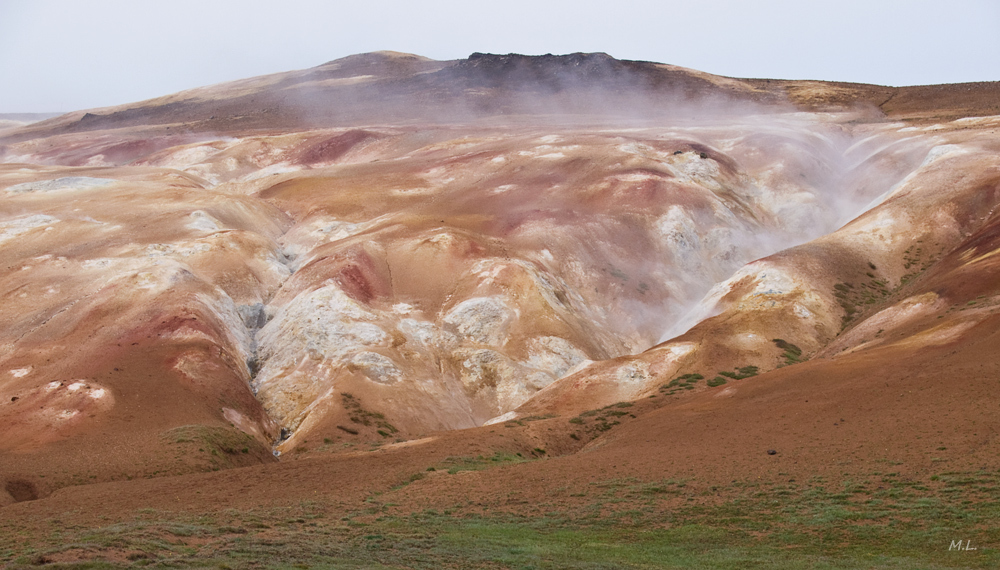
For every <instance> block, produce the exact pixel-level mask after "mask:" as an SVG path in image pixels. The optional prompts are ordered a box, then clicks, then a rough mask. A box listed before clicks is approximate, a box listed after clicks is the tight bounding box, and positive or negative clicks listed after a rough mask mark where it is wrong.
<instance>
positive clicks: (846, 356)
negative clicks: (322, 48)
mask: <svg viewBox="0 0 1000 570" xmlns="http://www.w3.org/2000/svg"><path fill="white" fill-rule="evenodd" d="M998 132H1000V85H998V84H997V83H978V84H966V85H948V86H924V87H902V88H893V87H882V86H873V85H859V84H845V83H831V82H822V81H791V80H781V81H779V80H766V79H735V78H726V77H719V76H713V75H710V74H707V73H702V72H698V71H694V70H688V69H683V68H679V67H675V66H670V65H664V64H657V63H649V62H634V61H620V60H616V59H614V58H611V57H610V56H607V55H605V54H572V55H566V56H552V55H546V56H520V55H513V54H512V55H488V54H473V55H472V56H470V57H469V58H468V59H465V60H458V61H447V62H445V61H433V60H429V59H425V58H421V57H418V56H413V55H407V54H398V53H391V52H381V53H373V54H363V55H357V56H351V57H347V58H344V59H340V60H335V61H332V62H329V63H327V64H324V65H321V66H318V67H316V68H312V69H308V70H303V71H295V72H289V73H283V74H277V75H270V76H264V77H258V78H252V79H247V80H243V81H236V82H230V83H224V84H219V85H215V86H211V87H205V88H200V89H193V90H189V91H184V92H181V93H177V94H174V95H169V96H165V97H161V98H158V99H152V100H149V101H143V102H139V103H134V104H129V105H123V106H119V107H112V108H104V109H92V110H87V111H79V112H75V113H69V114H66V115H62V116H59V117H55V118H50V119H47V120H43V121H40V122H36V123H31V124H27V125H22V126H17V125H15V126H12V127H9V128H6V129H4V130H0V160H2V162H3V163H2V164H0V260H2V263H0V295H2V297H3V303H2V305H0V324H2V326H0V346H2V351H0V426H2V428H3V429H2V431H3V434H4V436H5V437H4V438H2V440H0V482H2V483H3V488H4V489H6V492H5V493H3V492H0V504H3V503H12V502H15V501H23V500H27V499H32V498H38V497H41V496H45V495H47V494H48V493H50V492H52V491H53V490H55V489H58V488H61V487H65V486H67V485H73V484H79V483H82V482H94V481H99V482H100V481H114V480H120V479H129V478H133V477H139V476H152V475H168V474H179V473H186V472H189V471H208V470H218V469H225V468H230V467H238V466H246V465H252V464H267V463H273V462H284V461H286V460H288V459H290V458H297V457H318V456H324V457H325V456H328V455H337V456H340V455H343V456H344V457H345V458H347V457H354V455H351V454H356V453H357V452H358V450H359V449H369V446H376V447H377V446H384V451H383V452H385V453H389V452H391V451H390V450H392V449H401V450H409V451H405V453H417V452H414V451H413V449H415V448H414V447H412V446H409V447H408V445H409V444H408V442H411V441H415V440H420V441H428V440H427V439H426V437H425V436H428V435H430V434H437V435H434V436H433V437H436V438H447V437H452V436H449V435H448V434H449V433H452V432H453V430H463V429H466V428H478V427H479V426H484V425H486V426H495V425H498V424H502V425H504V426H505V427H509V428H511V429H510V430H508V432H509V434H510V437H511V441H518V442H520V443H518V445H525V446H528V448H531V447H541V448H545V449H548V450H550V454H552V455H564V456H570V455H573V454H578V453H582V452H593V453H601V451H600V450H601V449H605V451H604V452H608V453H610V452H609V451H607V444H608V443H609V442H615V445H614V446H611V447H615V448H616V449H627V448H628V446H629V445H631V444H633V442H634V438H630V437H626V436H625V435H623V434H628V433H630V432H629V431H628V430H630V429H631V430H633V431H635V430H638V429H639V428H637V427H629V426H628V425H626V424H628V422H629V421H633V422H639V423H637V424H636V425H640V424H641V422H647V423H648V424H649V425H652V426H653V427H652V428H649V429H651V430H652V431H653V433H659V432H657V431H656V429H659V428H656V426H658V425H661V424H662V423H663V422H666V421H670V422H682V423H684V422H688V420H690V422H697V421H700V420H698V419H697V417H700V416H699V414H702V415H706V414H707V415H711V414H715V415H714V416H713V417H715V418H717V419H718V418H747V417H752V418H757V420H758V421H760V422H763V423H761V424H754V423H753V422H750V424H740V426H737V427H736V428H734V429H737V430H744V431H746V433H755V432H754V431H753V430H754V429H762V430H763V429H766V428H765V427H760V426H766V425H767V422H769V421H773V422H779V421H783V420H779V419H777V417H772V415H776V416H780V417H785V415H787V414H793V415H794V414H795V413H800V412H801V411H798V412H797V411H796V408H794V404H792V403H790V401H789V402H785V401H784V400H783V399H784V398H791V397H792V396H791V395H792V394H795V401H796V402H798V400H799V399H803V400H806V401H808V399H809V398H808V397H807V396H803V397H802V398H799V394H800V392H801V393H805V392H808V393H812V394H814V396H813V401H814V402H816V401H817V400H819V401H823V402H825V403H826V405H827V406H829V408H828V409H824V410H819V411H815V412H810V413H806V414H805V415H806V416H810V414H812V415H816V414H820V415H822V414H825V413H826V412H827V411H829V412H830V413H832V414H835V415H845V416H846V415H850V414H854V415H855V416H857V415H858V414H860V413H861V412H858V411H857V410H854V411H851V412H845V411H844V409H845V408H851V407H852V406H854V407H857V406H858V405H861V404H859V403H858V402H857V401H856V398H857V394H859V393H862V392H864V393H866V394H869V396H868V397H867V398H868V399H867V401H868V402H871V401H872V398H873V397H872V396H871V394H870V393H869V392H865V391H866V390H876V388H878V386H880V385H881V384H884V388H878V390H883V389H884V390H885V393H886V394H888V393H890V392H892V393H893V394H895V393H896V392H898V384H899V383H900V382H904V383H905V382H909V383H910V384H911V385H913V386H923V387H926V386H928V385H929V384H927V383H928V382H932V381H939V382H940V384H941V389H942V390H944V391H945V392H946V393H947V394H948V395H949V398H951V399H950V400H948V403H940V402H939V403H938V404H934V406H940V407H934V408H933V410H934V411H935V413H945V412H946V411H947V410H953V411H954V413H955V415H956V416H961V417H960V418H955V417H953V418H952V419H950V420H948V421H947V422H945V424H946V429H948V430H953V431H955V432H956V433H958V432H961V431H962V430H963V429H964V427H966V426H967V425H969V422H972V423H976V422H978V424H977V425H980V426H984V427H981V428H979V430H980V431H982V432H983V433H993V434H995V433H996V430H995V428H996V427H997V426H996V425H995V424H996V420H995V419H994V416H995V414H992V413H987V411H986V409H985V408H983V409H982V410H981V411H977V410H980V407H979V406H978V405H977V404H974V403H973V402H974V401H977V400H974V398H980V399H981V398H982V397H983V396H984V393H989V391H990V390H993V388H992V384H990V382H992V383H993V384H995V383H996V360H997V359H996V356H995V353H994V354H993V355H990V353H989V350H988V349H987V348H983V346H987V345H988V342H987V341H985V340H983V339H995V338H996V331H997V326H998V323H1000V320H998V317H997V312H998V306H1000V303H998V297H997V293H998V291H997V288H998V286H1000V280H998V271H1000V265H998V264H1000V256H997V255H996V253H997V252H998V251H1000V249H998V248H1000V243H998V240H1000V218H998V217H997V207H998V205H1000V137H998ZM984 342H987V345H983V343H984ZM994 346H995V345H994ZM963 347H964V348H963ZM935 351H939V352H940V353H938V352H935ZM963 351H964V352H963ZM968 351H973V352H968ZM931 354H934V355H936V356H935V358H936V360H934V362H935V363H945V364H946V363H947V362H950V361H949V360H948V358H954V359H959V358H961V359H962V362H964V363H966V364H969V363H975V366H977V367H978V368H976V369H975V370H971V371H970V370H969V369H965V368H963V369H961V372H957V370H958V368H947V367H944V366H945V364H940V365H941V366H942V367H944V368H943V370H945V372H942V371H941V370H939V369H935V370H937V372H936V374H937V376H936V377H935V378H936V380H934V379H928V378H924V379H922V380H921V379H920V377H914V376H913V375H910V374H908V375H900V376H899V377H896V376H894V375H893V374H894V373H893V370H896V369H897V368H894V367H897V366H901V365H900V364H898V363H907V362H908V363H915V362H918V361H919V358H928V355H931ZM859 362H864V363H865V364H864V365H861V364H859ZM970 366H971V364H970ZM923 369H925V370H931V369H932V368H931V367H930V366H929V365H925V366H924V367H923ZM947 370H956V372H954V373H950V372H947ZM796 371H799V372H796ZM845 371H850V374H847V373H846V372H845ZM795 374H803V375H807V376H808V377H809V378H810V379H811V382H812V383H805V381H804V380H802V381H798V382H796V381H795ZM904 376H905V377H904ZM918 376H919V375H918ZM862 381H863V382H865V385H864V387H863V388H859V387H858V386H857V385H855V384H853V383H854V382H862ZM922 382H923V383H922ZM879 383H881V384H879ZM957 383H961V384H962V385H963V386H965V387H966V388H970V389H971V392H962V391H958V390H957V389H955V386H956V384H957ZM878 390H876V392H877V393H880V392H878ZM762 391H766V392H762ZM803 391H805V392H803ZM984 391H985V392H984ZM762 394H763V395H762ZM962 394H966V395H965V396H963V395H962ZM966 398H967V399H966ZM620 402H624V403H630V405H629V406H623V407H622V408H621V409H622V410H628V413H625V412H616V415H614V416H608V417H606V418H605V419H604V420H602V423H599V424H596V425H594V426H590V427H589V428H588V427H587V426H588V424H587V420H585V419H581V420H580V421H577V422H576V423H567V420H568V419H571V418H586V417H587V416H579V415H578V414H580V413H581V412H586V411H587V410H594V409H601V408H605V407H607V406H613V405H615V404H618V403H620ZM769 402H770V403H769ZM755 406H761V407H760V408H759V409H758V408H755ZM927 406H930V404H926V405H925V406H924V407H927ZM924 407H920V406H917V407H916V408H907V410H908V412H907V414H913V413H914V411H915V410H916V413H918V414H919V413H923V412H927V413H930V412H931V411H932V408H928V409H926V410H925V409H924ZM890 408H892V406H891V405H890V404H889V403H885V404H884V406H882V407H881V408H879V409H890ZM963 409H964V410H965V411H964V412H961V413H959V412H958V410H963ZM727 410H728V411H727ZM754 410H758V412H759V413H755V412H754ZM777 410H782V411H785V412H787V414H776V411H777ZM830 410H836V411H830ZM921 410H923V412H921ZM727 414H729V415H727ZM769 414H772V415H769ZM907 414H904V415H907ZM962 414H965V415H962ZM970 414H971V415H970ZM946 415H947V414H946ZM898 417H899V414H895V415H893V414H890V413H888V412H887V413H884V414H883V413H879V412H878V411H877V410H875V409H873V410H871V417H870V418H869V417H867V416H865V418H866V419H867V420H870V421H869V424H870V426H869V428H870V429H869V430H868V431H865V432H863V433H862V432H858V433H856V434H854V436H853V437H854V438H855V439H852V440H851V441H867V440H866V438H874V437H881V433H882V430H880V429H878V426H879V425H882V423H884V422H885V421H888V420H887V419H886V418H898ZM615 418H617V419H615ZM664 418H670V419H669V420H667V419H664ZM684 418H688V420H685V419H684ZM767 418H771V419H767ZM720 421H721V420H720ZM725 421H730V420H725ZM748 421H749V420H748ZM803 421H804V420H803ZM941 421H944V420H941ZM657 422H660V423H657ZM880 422H881V423H880ZM535 425H537V426H549V427H547V428H545V429H542V428H534V427H532V426H535ZM685 425H687V424H685ZM713 425H714V424H713ZM748 425H749V426H751V427H748ZM794 425H797V424H794V422H793V427H791V428H787V427H786V428H785V431H786V432H787V431H789V430H790V431H792V432H794V431H796V429H798V428H796V427H794ZM802 425H805V424H802ZM934 425H937V426H938V427H939V428H940V427H941V426H940V425H938V424H934ZM525 426H528V427H529V428H531V429H534V430H535V431H532V432H531V435H530V437H528V436H516V435H514V432H515V431H517V430H519V429H521V428H525ZM552 426H556V427H552ZM752 426H758V427H752ZM800 427H801V426H800ZM479 429H490V428H489V427H487V428H479ZM525 429H527V428H525ZM803 429H805V428H803ZM991 430H992V431H991ZM939 431H940V430H939ZM467 433H479V432H475V430H472V431H471V432H467ZM484 433H485V432H484ZM490 433H492V432H490ZM647 433H648V432H647ZM803 433H805V432H803ZM977 433H978V432H977ZM866 434H867V435H866ZM500 435H503V434H500ZM454 437H471V436H468V435H462V436H457V435H456V436H454ZM484 437H485V436H484ZM492 437H498V436H492ZM519 437H520V438H521V439H518V438H519ZM804 437H805V436H804ZM654 439H655V438H654ZM644 441H646V440H644ZM663 441H666V440H663ZM804 442H805V440H803V442H800V443H801V445H802V446H803V449H806V450H808V449H809V446H808V444H807V443H804ZM647 443H648V442H647ZM386 444H395V445H396V446H397V447H395V448H394V447H391V446H390V445H386ZM636 445H638V444H637V443H636ZM664 445H666V443H664ZM791 445H792V444H789V446H791ZM970 445H971V446H972V447H973V448H974V449H970V451H969V455H968V457H974V458H975V460H980V459H982V460H983V461H986V459H985V458H984V457H985V456H982V457H981V456H980V455H982V454H987V455H988V449H989V447H988V446H987V445H986V444H985V443H982V444H981V445H980V444H977V445H979V447H976V445H973V444H971V443H970ZM668 447H669V446H668ZM399 453H404V451H399ZM677 453H682V450H681V451H677ZM914 453H916V452H914ZM976 454H980V455H976ZM918 455H919V454H918ZM807 456H808V457H809V458H811V459H810V460H816V461H819V460H821V459H822V457H823V455H822V454H821V453H815V454H813V455H809V453H807V452H806V451H804V452H803V457H807ZM921 457H922V456H921ZM925 459H926V458H925ZM345 460H346V459H345ZM926 460H929V459H926ZM803 462H806V459H803Z"/></svg>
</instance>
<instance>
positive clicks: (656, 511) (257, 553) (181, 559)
mask: <svg viewBox="0 0 1000 570" xmlns="http://www.w3.org/2000/svg"><path fill="white" fill-rule="evenodd" d="M997 483H998V474H996V473H986V472H979V473H963V474H957V473H953V474H940V475H937V476H934V477H931V478H929V479H928V480H926V481H906V480H902V479H901V478H899V477H898V476H896V475H895V474H892V473H886V474H872V475H871V476H870V477H868V478H867V479H865V480H858V481H847V482H839V483H838V484H836V485H833V484H829V483H827V482H825V481H822V480H813V481H809V482H803V483H798V484H797V483H788V484H782V485H745V484H741V485H733V486H731V487H728V488H725V489H720V488H711V487H709V488H704V487H697V486H696V485H693V484H692V483H691V482H684V481H657V482H641V481H635V480H614V481H605V482H601V483H598V484H593V485H591V489H590V490H589V492H587V493H582V495H583V497H582V498H580V501H581V502H577V503H575V504H574V506H572V507H567V508H563V509H560V508H559V507H558V504H557V503H552V504H547V505H538V506H536V508H537V510H539V511H540V512H538V513H533V515H532V516H523V515H515V514H510V513H499V512H498V513H496V514H489V515H487V514H483V513H482V512H479V513H476V514H473V513H472V512H471V509H473V508H475V507H471V506H469V505H468V504H466V505H455V506H454V508H449V509H445V510H442V511H440V512H439V511H435V510H425V511H421V512H410V513H407V512H403V511H402V510H401V509H400V507H398V506H394V505H393V504H392V503H391V502H389V501H391V499H392V492H391V491H390V492H388V493H385V494H381V495H376V496H372V497H369V499H368V501H367V502H366V503H365V507H364V508H362V509H355V510H344V509H343V508H340V507H336V506H334V505H331V504H325V503H321V502H315V503H304V504H300V505H297V506H294V507H288V508H280V509H262V510H252V511H237V510H228V511H224V512H218V513H211V514H205V515H202V516H191V515H182V514H177V513H170V512H160V511H152V510H144V511H141V512H138V513H135V515H134V518H133V519H132V520H130V521H128V522H125V523H117V524H109V525H108V526H104V527H100V528H85V527H74V526H71V525H67V524H64V523H61V522H59V521H49V522H50V524H49V529H50V530H49V532H48V533H47V534H45V533H39V532H38V531H37V530H35V531H28V530H26V529H25V528H20V527H17V526H16V525H14V524H13V523H10V522H0V563H2V564H5V565H6V566H7V567H10V568H29V567H30V568H37V567H50V568H51V567H58V568H121V567H151V568H427V569H431V568H462V569H465V568H513V569H535V568H537V569H542V568H585V569H599V568H601V569H603V568H607V569H612V568H614V569H618V568H698V569H702V568H705V569H730V568H732V569H742V568H774V569H798V568H802V569H807V568H808V569H847V568H866V569H867V568H891V569H900V570H915V569H921V568H927V569H933V568H1000V549H998V545H1000V501H998V498H1000V496H998V495H1000V488H998V484H997ZM717 493H719V494H721V496H722V497H726V498H725V499H722V500H720V501H706V500H705V499H707V498H710V497H713V496H715V495H716V494H717ZM580 495H581V493H577V494H576V495H575V496H576V497H578V498H579V497H580ZM545 509H551V510H545ZM959 540H961V541H963V542H962V550H958V549H957V548H955V547H954V544H953V542H955V541H959ZM970 543H971V548H975V550H971V549H966V548H969V547H970V546H969V545H970ZM67 557H75V558H85V559H87V558H89V559H91V560H90V561H87V562H74V563H59V562H58V561H59V560H61V559H65V558H67Z"/></svg>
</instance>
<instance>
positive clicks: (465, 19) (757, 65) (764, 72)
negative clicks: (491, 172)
mask: <svg viewBox="0 0 1000 570" xmlns="http://www.w3.org/2000/svg"><path fill="white" fill-rule="evenodd" d="M377 50H395V51H403V52H410V53H416V54H420V55H424V56H427V57H431V58H434V59H458V58H464V57H467V56H468V55H469V54H470V53H472V52H475V51H480V52H489V53H510V52H516V53H525V54H544V53H571V52H577V51H583V52H593V51H603V52H607V53H609V54H610V55H612V56H614V57H617V58H619V59H640V60H649V61H658V62H663V63H671V64H675V65H681V66H685V67H692V68H696V69H700V70H702V71H707V72H710V73H716V74H720V75H729V76H736V77H770V78H784V79H828V80H840V81H857V82H865V83H880V84H884V85H915V84H928V83H954V82H963V81H996V80H1000V0H946V1H943V0H837V1H828V0H800V1H792V0H712V1H709V0H702V1H699V0H683V1H675V0H659V1H654V0H635V1H629V0H616V1H611V0H551V1H549V0H499V1H495V2H475V1H472V0H428V1H419V0H409V1H404V0H399V1H397V0H368V1H364V0H350V1H320V0H282V1H278V0H274V1H262V0H241V1H235V0H234V1H228V0H226V1H223V0H219V1H212V0H158V1H154V0H148V1H147V0H0V112H8V113H11V112H47V111H71V110H77V109H84V108H91V107H99V106H105V105H116V104H120V103H127V102H131V101H138V100H141V99H147V98H150V97H155V96H159V95H165V94H168V93H173V92H176V91H179V90H181V89H186V88H190V87H197V86H200V85H208V84H212V83H218V82H222V81H228V80H232V79H240V78H244V77H250V76H254V75H262V74H267V73H275V72H280V71H289V70H292V69H302V68H306V67H312V66H315V65H319V64H321V63H324V62H327V61H330V60H332V59H336V58H339V57H344V56H347V55H351V54H354V53H361V52H368V51H377Z"/></svg>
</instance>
